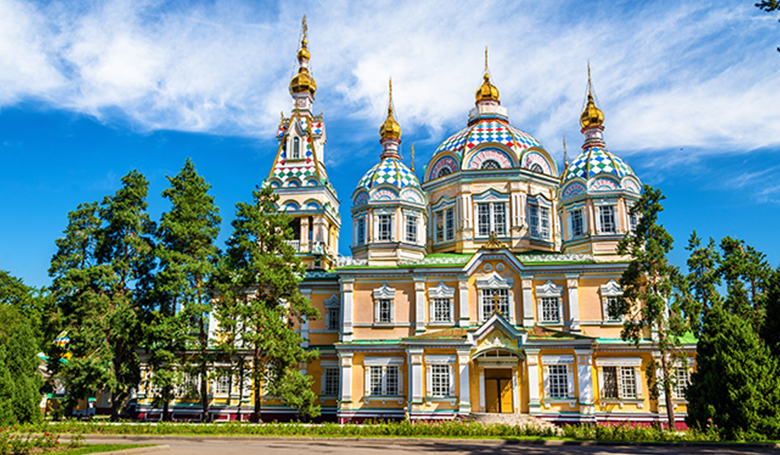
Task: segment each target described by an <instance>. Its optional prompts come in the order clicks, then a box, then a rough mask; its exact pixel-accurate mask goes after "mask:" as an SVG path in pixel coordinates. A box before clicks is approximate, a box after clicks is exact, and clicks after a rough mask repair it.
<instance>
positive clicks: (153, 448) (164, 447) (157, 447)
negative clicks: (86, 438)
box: [90, 444, 171, 455]
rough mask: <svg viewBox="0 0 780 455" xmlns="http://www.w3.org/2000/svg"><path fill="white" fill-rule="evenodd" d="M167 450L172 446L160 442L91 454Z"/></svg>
mask: <svg viewBox="0 0 780 455" xmlns="http://www.w3.org/2000/svg"><path fill="white" fill-rule="evenodd" d="M165 450H171V447H170V446H169V445H168V444H160V445H155V446H149V447H134V448H132V449H121V450H112V451H110V452H95V453H92V454H90V455H120V454H121V455H126V454H136V453H148V452H162V451H165Z"/></svg>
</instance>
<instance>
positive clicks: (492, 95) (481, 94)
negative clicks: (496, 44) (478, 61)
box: [475, 46, 501, 105]
mask: <svg viewBox="0 0 780 455" xmlns="http://www.w3.org/2000/svg"><path fill="white" fill-rule="evenodd" d="M482 79H483V82H482V86H481V87H479V89H478V90H477V93H476V95H475V97H476V98H477V105H479V104H480V103H481V102H483V101H489V102H494V103H498V104H501V100H500V97H499V95H498V88H496V86H495V85H493V84H491V83H490V70H489V69H488V48H487V46H485V74H484V76H482Z"/></svg>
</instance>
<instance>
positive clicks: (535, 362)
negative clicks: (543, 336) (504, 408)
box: [525, 349, 542, 414]
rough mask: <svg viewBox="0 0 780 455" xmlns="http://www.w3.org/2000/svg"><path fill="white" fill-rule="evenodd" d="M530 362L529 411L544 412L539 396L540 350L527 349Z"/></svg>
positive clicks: (527, 360)
mask: <svg viewBox="0 0 780 455" xmlns="http://www.w3.org/2000/svg"><path fill="white" fill-rule="evenodd" d="M525 353H526V355H527V356H528V357H526V362H528V411H529V412H530V413H531V414H539V413H540V412H542V402H541V398H540V396H539V350H538V349H526V351H525Z"/></svg>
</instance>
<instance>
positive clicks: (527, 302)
mask: <svg viewBox="0 0 780 455" xmlns="http://www.w3.org/2000/svg"><path fill="white" fill-rule="evenodd" d="M521 278H522V280H523V327H526V328H530V327H533V325H534V288H533V285H534V277H533V275H523V276H522V277H521Z"/></svg>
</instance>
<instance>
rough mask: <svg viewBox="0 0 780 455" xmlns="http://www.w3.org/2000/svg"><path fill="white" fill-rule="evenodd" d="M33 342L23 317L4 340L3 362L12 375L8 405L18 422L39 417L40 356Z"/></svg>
mask: <svg viewBox="0 0 780 455" xmlns="http://www.w3.org/2000/svg"><path fill="white" fill-rule="evenodd" d="M36 344H37V343H36V342H35V337H34V336H33V331H32V328H30V326H29V324H28V323H27V322H26V321H23V322H22V323H21V324H20V325H19V326H18V328H17V330H16V332H14V333H13V334H12V336H11V337H10V338H9V339H8V341H7V342H6V343H5V348H6V361H5V365H6V367H7V369H8V372H9V373H10V375H11V378H13V386H12V388H11V391H12V397H11V405H12V409H13V412H14V415H15V419H16V420H17V421H19V422H31V423H36V422H40V421H41V420H42V417H43V416H42V415H41V410H40V407H39V405H40V402H41V393H40V389H41V387H42V386H43V379H42V377H41V374H40V373H39V372H38V365H39V364H40V360H39V359H38V357H37V355H36V354H37V349H36V347H37V346H36Z"/></svg>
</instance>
